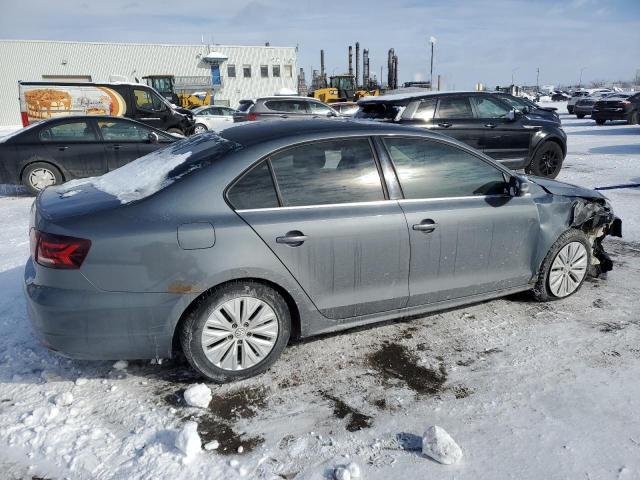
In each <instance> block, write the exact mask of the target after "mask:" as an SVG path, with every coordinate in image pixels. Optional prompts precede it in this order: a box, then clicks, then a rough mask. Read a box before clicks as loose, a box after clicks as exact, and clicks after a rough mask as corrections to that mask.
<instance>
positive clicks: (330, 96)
mask: <svg viewBox="0 0 640 480" xmlns="http://www.w3.org/2000/svg"><path fill="white" fill-rule="evenodd" d="M378 95H380V90H378V89H375V90H364V89H360V90H358V89H357V88H356V79H355V77H354V76H353V75H350V74H348V73H347V74H343V75H334V76H332V77H329V86H328V87H326V88H318V89H317V90H314V91H313V92H312V93H311V95H309V96H310V97H313V98H317V99H318V100H320V101H321V102H324V103H333V102H357V101H358V100H359V99H361V98H362V97H368V96H378Z"/></svg>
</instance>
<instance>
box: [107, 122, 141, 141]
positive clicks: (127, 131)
mask: <svg viewBox="0 0 640 480" xmlns="http://www.w3.org/2000/svg"><path fill="white" fill-rule="evenodd" d="M98 128H99V129H100V133H101V134H102V138H103V139H104V140H105V141H107V142H113V141H118V142H146V141H148V140H149V134H150V133H151V132H152V130H151V129H150V128H147V127H144V126H143V125H138V124H135V123H131V122H125V121H122V120H98Z"/></svg>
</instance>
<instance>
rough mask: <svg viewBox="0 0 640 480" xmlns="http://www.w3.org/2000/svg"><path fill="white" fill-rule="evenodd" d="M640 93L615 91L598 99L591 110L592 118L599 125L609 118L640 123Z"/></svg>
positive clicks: (630, 123)
mask: <svg viewBox="0 0 640 480" xmlns="http://www.w3.org/2000/svg"><path fill="white" fill-rule="evenodd" d="M639 112H640V93H636V94H635V95H634V94H633V93H614V94H613V95H609V96H608V97H606V98H603V99H602V100H598V101H597V102H596V103H595V104H594V105H593V109H592V110H591V118H592V119H593V120H595V121H596V123H597V124H598V125H604V122H606V121H607V120H626V121H627V123H628V124H629V125H636V124H638V123H640V113H639Z"/></svg>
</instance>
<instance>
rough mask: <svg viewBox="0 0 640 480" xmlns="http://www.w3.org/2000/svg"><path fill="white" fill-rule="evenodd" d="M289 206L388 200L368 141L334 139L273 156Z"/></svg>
mask: <svg viewBox="0 0 640 480" xmlns="http://www.w3.org/2000/svg"><path fill="white" fill-rule="evenodd" d="M271 165H272V168H273V172H274V174H275V178H276V182H277V184H278V188H279V190H280V196H281V200H282V204H283V206H285V207H295V206H303V205H323V204H325V205H326V204H331V203H349V202H371V201H377V200H384V191H383V189H382V183H381V180H380V175H379V174H378V169H377V166H376V162H375V160H374V156H373V152H372V150H371V146H370V144H369V141H368V140H367V139H345V140H331V141H327V142H320V143H312V144H307V145H302V146H299V147H294V148H291V149H289V150H285V151H284V152H281V153H277V154H276V155H273V156H272V157H271Z"/></svg>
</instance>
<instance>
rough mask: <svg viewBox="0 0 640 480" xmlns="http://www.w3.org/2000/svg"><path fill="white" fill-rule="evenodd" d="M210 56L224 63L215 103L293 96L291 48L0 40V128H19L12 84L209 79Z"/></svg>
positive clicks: (294, 74) (293, 51) (293, 55)
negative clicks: (290, 93)
mask: <svg viewBox="0 0 640 480" xmlns="http://www.w3.org/2000/svg"><path fill="white" fill-rule="evenodd" d="M212 51H216V52H220V53H222V54H223V55H224V56H226V57H228V59H227V60H225V61H224V62H223V63H222V64H221V66H220V74H221V77H222V86H221V89H220V90H219V91H218V92H216V95H215V102H216V103H222V104H227V105H230V106H232V107H237V106H238V103H239V101H240V100H241V99H243V98H253V97H257V96H265V95H274V94H275V93H277V92H278V91H280V90H281V89H289V90H297V88H298V83H297V82H298V81H297V68H296V49H295V48H294V47H271V46H229V45H214V46H208V45H160V44H140V43H89V42H59V41H39V40H0V58H1V59H2V62H1V64H0V125H17V124H20V105H19V102H18V81H19V80H22V81H73V82H82V81H86V82H108V81H109V80H110V78H111V77H113V76H120V77H125V78H126V79H127V80H128V81H135V79H136V78H137V79H139V80H140V81H141V82H143V80H142V77H144V76H147V75H158V74H172V75H175V76H177V77H178V76H186V77H197V76H199V77H206V76H210V75H211V70H210V66H209V65H207V64H206V63H205V62H203V61H202V58H203V57H205V56H206V55H207V54H208V53H210V52H212Z"/></svg>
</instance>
